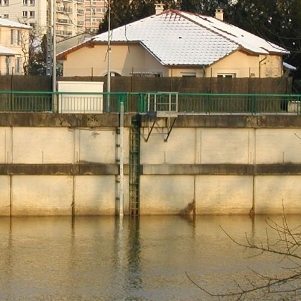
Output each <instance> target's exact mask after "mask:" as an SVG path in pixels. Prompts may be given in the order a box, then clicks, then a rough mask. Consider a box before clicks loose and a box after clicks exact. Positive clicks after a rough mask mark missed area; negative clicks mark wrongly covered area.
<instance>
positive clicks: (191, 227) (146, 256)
mask: <svg viewBox="0 0 301 301" xmlns="http://www.w3.org/2000/svg"><path fill="white" fill-rule="evenodd" d="M266 218H267V217H265V216H260V217H255V218H253V219H252V218H250V217H248V216H197V217H196V219H195V220H191V219H185V218H182V217H178V216H143V217H140V219H136V220H135V219H130V218H127V217H124V218H123V219H121V220H120V219H118V218H114V217H76V218H74V219H72V218H71V217H27V218H25V217H22V218H21V217H20V218H17V217H16V218H1V219H0V252H1V262H0V270H1V278H0V300H163V301H164V300H214V299H213V298H212V297H210V296H208V295H207V294H205V293H204V292H203V291H201V290H200V289H199V288H198V287H197V286H196V285H194V284H193V283H192V282H191V281H190V280H189V278H188V277H187V274H188V275H189V277H191V279H193V281H195V282H196V283H197V284H199V285H201V286H203V287H205V288H206V289H208V290H211V291H213V292H221V293H222V292H227V291H229V289H234V288H236V287H237V286H236V284H235V280H236V281H237V280H238V281H240V280H241V279H244V277H249V276H250V277H253V276H252V271H251V270H250V269H253V270H256V271H257V272H259V273H264V274H272V275H273V274H279V273H281V272H283V269H282V268H283V265H286V264H287V263H285V262H283V261H280V260H279V258H277V257H275V256H267V255H261V256H257V257H251V255H254V252H253V251H248V250H245V249H244V248H242V247H239V246H238V245H237V244H235V243H234V242H233V241H231V239H229V237H227V235H226V234H225V233H224V231H223V230H222V228H223V229H224V230H226V231H227V233H229V234H230V235H231V236H232V237H233V238H235V239H236V240H238V241H240V242H245V237H246V235H247V236H248V238H249V239H251V240H256V241H260V240H265V239H266V229H267V225H266ZM272 218H273V219H274V220H275V221H278V222H281V217H277V216H276V217H272ZM289 220H290V222H291V223H292V224H293V225H296V224H298V222H299V220H300V217H298V216H292V217H289ZM221 227H222V228H221ZM270 235H272V236H273V234H270Z"/></svg>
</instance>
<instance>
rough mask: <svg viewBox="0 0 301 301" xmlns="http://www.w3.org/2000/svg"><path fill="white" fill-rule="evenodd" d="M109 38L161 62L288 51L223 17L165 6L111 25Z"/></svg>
mask: <svg viewBox="0 0 301 301" xmlns="http://www.w3.org/2000/svg"><path fill="white" fill-rule="evenodd" d="M91 41H92V42H94V43H96V44H97V43H107V41H108V33H107V32H105V33H102V34H99V35H96V36H95V37H94V38H92V39H91ZM91 41H90V42H91ZM111 42H112V43H114V42H123V43H128V42H136V43H140V44H141V45H142V46H143V47H144V48H145V49H146V50H147V51H148V52H149V53H150V54H152V55H153V56H154V57H156V59H157V60H158V61H159V62H160V63H161V64H162V65H203V66H209V65H211V64H213V63H214V62H216V61H218V60H220V59H222V58H223V57H226V56H227V55H229V54H230V53H232V52H234V51H236V50H238V49H243V50H245V51H247V52H250V53H255V54H269V53H275V54H279V55H282V54H286V53H288V51H286V50H285V49H284V48H281V47H279V46H277V45H275V44H272V43H270V42H268V41H266V40H264V39H262V38H260V37H258V36H256V35H253V34H251V33H249V32H247V31H245V30H242V29H240V28H238V27H236V26H233V25H231V24H228V23H226V22H224V21H221V20H218V19H216V18H213V17H209V16H203V15H200V14H194V13H188V12H183V11H178V10H166V11H164V12H162V13H161V14H158V15H152V16H150V17H147V18H144V19H141V20H138V21H135V22H133V23H130V24H127V25H124V26H121V27H118V28H116V29H113V30H112V31H111ZM79 46H80V45H79ZM79 46H77V47H74V50H75V49H76V48H78V47H79ZM71 51H73V50H72V49H69V51H68V50H67V52H66V54H67V53H68V52H71ZM63 55H64V54H63V53H61V54H59V56H61V57H62V56H63Z"/></svg>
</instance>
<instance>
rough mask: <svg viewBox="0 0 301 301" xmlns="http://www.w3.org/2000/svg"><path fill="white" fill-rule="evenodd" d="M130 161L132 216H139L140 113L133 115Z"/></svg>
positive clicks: (130, 206) (130, 207)
mask: <svg viewBox="0 0 301 301" xmlns="http://www.w3.org/2000/svg"><path fill="white" fill-rule="evenodd" d="M129 161H130V162H129V202H130V204H129V209H130V215H131V216H138V215H139V209H140V115H135V116H133V117H132V122H131V132H130V154H129Z"/></svg>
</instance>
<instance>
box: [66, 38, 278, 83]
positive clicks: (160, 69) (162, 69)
mask: <svg viewBox="0 0 301 301" xmlns="http://www.w3.org/2000/svg"><path fill="white" fill-rule="evenodd" d="M110 67H111V72H115V73H117V74H119V75H122V76H130V75H131V74H132V73H134V74H141V75H145V74H147V73H149V74H157V73H158V74H161V76H164V77H184V76H195V77H204V76H205V77H218V76H222V77H226V76H228V77H238V78H242V77H261V78H264V77H281V75H282V58H281V56H278V55H268V56H260V55H252V54H250V53H247V52H244V51H236V52H234V53H231V54H230V55H228V56H227V57H224V58H222V59H221V60H219V61H218V62H216V63H214V64H213V65H211V66H210V67H208V68H206V69H204V68H203V67H202V66H196V67H170V66H169V67H168V66H163V65H161V64H160V63H159V61H158V60H157V59H155V58H154V57H153V56H152V55H150V54H149V53H148V52H147V51H146V50H145V49H144V48H143V47H142V46H140V45H138V44H128V45H125V44H114V45H112V46H111V53H110ZM107 68H108V63H107V45H95V46H94V47H83V48H80V49H78V50H76V51H74V52H71V53H69V54H68V55H67V59H66V60H65V61H63V74H64V76H76V75H81V76H92V75H93V76H104V75H106V74H107Z"/></svg>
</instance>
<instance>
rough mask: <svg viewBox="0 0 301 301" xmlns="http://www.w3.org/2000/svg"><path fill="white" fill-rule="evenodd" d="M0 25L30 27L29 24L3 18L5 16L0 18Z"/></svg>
mask: <svg viewBox="0 0 301 301" xmlns="http://www.w3.org/2000/svg"><path fill="white" fill-rule="evenodd" d="M1 26H5V27H14V28H24V29H31V26H29V25H26V24H23V23H19V22H15V21H11V20H9V19H5V18H0V27H1Z"/></svg>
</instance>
